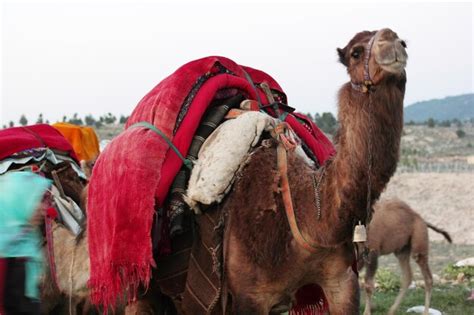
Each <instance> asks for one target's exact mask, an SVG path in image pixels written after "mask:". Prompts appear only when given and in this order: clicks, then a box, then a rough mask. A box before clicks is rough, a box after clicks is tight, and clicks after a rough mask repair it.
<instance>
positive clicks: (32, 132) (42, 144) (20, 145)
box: [0, 124, 77, 161]
mask: <svg viewBox="0 0 474 315" xmlns="http://www.w3.org/2000/svg"><path fill="white" fill-rule="evenodd" d="M35 148H50V149H52V150H55V151H59V152H61V153H64V154H66V155H68V156H70V157H72V158H73V159H75V160H76V161H77V157H76V154H75V153H74V150H73V148H72V146H71V144H70V143H69V142H68V141H67V140H66V138H64V137H63V135H62V134H61V133H60V132H59V131H57V130H56V129H54V128H53V127H51V126H50V125H47V124H37V125H31V126H25V127H13V128H8V129H3V130H0V160H3V159H5V158H7V157H9V156H11V155H12V154H14V153H18V152H22V151H25V150H28V149H35Z"/></svg>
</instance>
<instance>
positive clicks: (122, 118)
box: [119, 115, 130, 124]
mask: <svg viewBox="0 0 474 315" xmlns="http://www.w3.org/2000/svg"><path fill="white" fill-rule="evenodd" d="M128 117H130V116H124V115H120V119H119V123H121V124H125V123H126V122H127V119H128Z"/></svg>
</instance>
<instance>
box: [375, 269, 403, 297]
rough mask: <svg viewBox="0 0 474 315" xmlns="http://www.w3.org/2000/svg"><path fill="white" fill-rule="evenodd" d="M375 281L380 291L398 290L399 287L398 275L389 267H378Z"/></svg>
mask: <svg viewBox="0 0 474 315" xmlns="http://www.w3.org/2000/svg"><path fill="white" fill-rule="evenodd" d="M375 282H376V283H377V284H378V286H377V289H378V290H380V291H398V290H399V289H400V277H399V276H398V275H396V274H395V273H394V272H392V271H390V270H389V269H385V268H379V269H378V270H377V274H376V275H375Z"/></svg>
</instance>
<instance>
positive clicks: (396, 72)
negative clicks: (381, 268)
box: [222, 29, 407, 314]
mask: <svg viewBox="0 0 474 315" xmlns="http://www.w3.org/2000/svg"><path fill="white" fill-rule="evenodd" d="M371 39H372V43H370V41H371ZM405 48H406V44H405V42H404V41H403V40H401V39H399V37H398V36H397V34H396V33H395V32H393V31H392V30H390V29H383V30H380V31H378V32H368V31H365V32H361V33H358V34H357V35H356V36H355V37H354V38H353V39H352V40H351V41H350V42H349V44H348V45H347V46H346V47H344V48H343V49H338V53H339V57H340V61H341V63H342V64H343V65H344V66H346V67H347V71H348V73H349V76H350V78H351V81H350V82H348V83H346V84H344V85H343V86H342V87H341V89H340V91H339V114H338V118H339V122H340V129H339V130H338V133H337V136H336V138H335V143H336V147H337V154H336V155H335V156H334V158H333V159H332V160H330V161H328V162H327V163H326V164H325V165H324V166H323V167H322V168H321V169H319V170H314V169H313V168H312V167H311V166H309V165H308V164H307V163H306V162H305V161H304V160H303V159H302V158H301V157H299V156H297V155H296V154H295V153H292V152H289V153H288V177H289V185H290V189H291V197H292V201H293V203H294V209H295V213H296V220H297V224H298V225H299V230H300V231H301V233H302V235H303V237H304V239H306V240H311V247H312V249H311V250H307V249H306V248H304V247H303V246H301V245H302V244H301V243H300V242H298V241H296V240H295V238H294V234H293V233H290V228H289V225H288V222H289V221H288V219H287V217H286V216H285V208H284V205H283V202H282V195H281V194H280V193H279V190H278V189H275V188H276V187H275V183H278V182H279V173H278V170H277V153H276V150H275V148H266V147H259V148H257V149H256V150H255V151H254V152H253V153H252V157H251V158H250V160H249V162H248V164H247V165H246V167H245V168H243V170H242V171H241V173H240V174H239V178H238V180H237V181H236V182H235V184H234V187H233V189H232V191H231V192H230V194H229V196H228V199H227V200H226V201H225V202H224V204H223V210H222V211H225V212H226V213H227V214H228V217H229V218H228V223H227V224H228V225H227V227H226V228H227V229H228V230H227V232H226V240H225V244H224V252H225V258H224V259H225V272H226V277H227V284H228V288H229V292H230V294H231V300H232V309H233V313H235V314H268V313H270V312H271V310H272V308H274V307H276V306H278V308H279V309H282V307H281V306H282V305H287V308H288V307H289V306H288V304H289V303H290V301H292V300H294V294H295V292H296V290H298V288H300V287H302V286H304V285H306V284H309V283H316V284H318V285H320V286H321V287H322V289H323V291H324V293H325V296H326V298H327V301H328V304H329V309H330V313H331V314H357V313H358V308H359V298H358V296H359V291H358V281H357V276H356V274H355V272H353V270H352V269H351V265H352V264H353V262H354V247H353V245H352V233H353V230H354V225H355V224H356V223H357V222H358V221H361V222H366V220H368V219H369V217H370V213H368V211H367V210H366V209H367V200H368V199H369V202H370V204H371V203H373V202H374V201H375V200H376V199H377V198H378V197H379V195H380V193H381V192H382V190H383V189H384V187H385V185H386V183H387V182H388V181H389V179H390V177H391V176H392V175H393V173H394V171H395V169H396V165H397V160H398V156H399V144H400V137H401V131H402V127H403V97H404V92H405V83H406V75H405V70H404V69H405V65H406V60H407V54H406V51H405ZM367 72H368V73H367ZM368 80H371V82H365V83H366V84H365V85H364V81H368ZM369 180H370V181H369ZM314 181H320V183H319V184H320V186H319V187H320V189H319V191H316V192H315V189H314V185H315V183H314ZM368 187H370V194H369V197H370V198H368ZM318 197H319V199H320V208H319V209H318V207H317V202H315V200H316V199H318ZM369 206H370V205H369ZM369 209H370V208H369ZM369 212H370V211H369ZM318 213H320V215H319V214H318Z"/></svg>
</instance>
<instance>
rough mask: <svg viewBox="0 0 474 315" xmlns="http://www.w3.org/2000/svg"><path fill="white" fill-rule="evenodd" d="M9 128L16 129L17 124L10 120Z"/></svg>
mask: <svg viewBox="0 0 474 315" xmlns="http://www.w3.org/2000/svg"><path fill="white" fill-rule="evenodd" d="M8 126H9V127H10V128H12V127H15V123H14V122H13V120H10V122H9V123H8Z"/></svg>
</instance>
